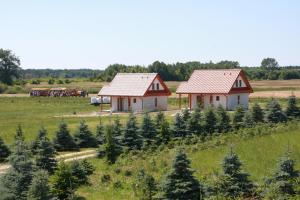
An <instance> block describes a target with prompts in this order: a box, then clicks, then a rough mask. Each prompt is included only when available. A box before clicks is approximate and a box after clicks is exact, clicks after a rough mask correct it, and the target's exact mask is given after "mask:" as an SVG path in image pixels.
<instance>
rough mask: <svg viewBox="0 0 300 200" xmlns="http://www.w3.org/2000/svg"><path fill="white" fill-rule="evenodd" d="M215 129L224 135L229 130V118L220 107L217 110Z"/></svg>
mask: <svg viewBox="0 0 300 200" xmlns="http://www.w3.org/2000/svg"><path fill="white" fill-rule="evenodd" d="M217 129H218V132H219V133H226V132H228V131H229V130H230V117H229V115H228V114H227V112H226V110H225V109H224V108H223V107H222V106H221V105H220V106H218V108H217Z"/></svg>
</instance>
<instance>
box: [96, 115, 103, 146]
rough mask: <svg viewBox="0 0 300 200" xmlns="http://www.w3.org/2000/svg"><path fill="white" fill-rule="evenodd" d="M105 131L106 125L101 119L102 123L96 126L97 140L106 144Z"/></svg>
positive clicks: (100, 143)
mask: <svg viewBox="0 0 300 200" xmlns="http://www.w3.org/2000/svg"><path fill="white" fill-rule="evenodd" d="M104 135H105V131H104V125H103V124H102V122H101V120H100V123H99V124H98V125H97V127H96V140H97V142H98V144H99V145H102V144H104V141H105V137H104Z"/></svg>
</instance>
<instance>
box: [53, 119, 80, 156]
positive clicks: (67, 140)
mask: <svg viewBox="0 0 300 200" xmlns="http://www.w3.org/2000/svg"><path fill="white" fill-rule="evenodd" d="M54 145H55V148H56V149H57V150H58V151H74V150H78V146H77V145H76V143H75V142H74V139H73V137H72V136H71V135H70V132H69V130H68V125H67V124H66V123H65V122H64V121H61V122H60V124H59V128H58V131H57V132H56V138H55V139H54Z"/></svg>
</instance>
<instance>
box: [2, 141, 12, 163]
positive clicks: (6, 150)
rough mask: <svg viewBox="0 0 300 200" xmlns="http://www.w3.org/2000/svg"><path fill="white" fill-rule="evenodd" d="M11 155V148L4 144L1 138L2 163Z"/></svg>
mask: <svg viewBox="0 0 300 200" xmlns="http://www.w3.org/2000/svg"><path fill="white" fill-rule="evenodd" d="M9 154H10V150H9V148H8V147H7V146H6V145H5V144H4V142H3V140H2V138H1V137H0V163H1V162H3V161H5V160H6V159H7V158H8V156H9Z"/></svg>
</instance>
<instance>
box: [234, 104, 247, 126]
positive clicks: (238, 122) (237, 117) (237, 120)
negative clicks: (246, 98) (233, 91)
mask: <svg viewBox="0 0 300 200" xmlns="http://www.w3.org/2000/svg"><path fill="white" fill-rule="evenodd" d="M244 115H245V111H244V108H243V107H242V106H237V107H236V108H235V111H234V114H233V119H232V125H233V127H234V128H235V129H239V128H240V127H242V125H243V118H244Z"/></svg>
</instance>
